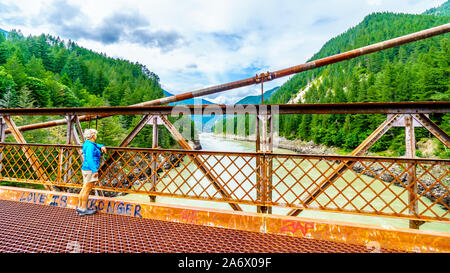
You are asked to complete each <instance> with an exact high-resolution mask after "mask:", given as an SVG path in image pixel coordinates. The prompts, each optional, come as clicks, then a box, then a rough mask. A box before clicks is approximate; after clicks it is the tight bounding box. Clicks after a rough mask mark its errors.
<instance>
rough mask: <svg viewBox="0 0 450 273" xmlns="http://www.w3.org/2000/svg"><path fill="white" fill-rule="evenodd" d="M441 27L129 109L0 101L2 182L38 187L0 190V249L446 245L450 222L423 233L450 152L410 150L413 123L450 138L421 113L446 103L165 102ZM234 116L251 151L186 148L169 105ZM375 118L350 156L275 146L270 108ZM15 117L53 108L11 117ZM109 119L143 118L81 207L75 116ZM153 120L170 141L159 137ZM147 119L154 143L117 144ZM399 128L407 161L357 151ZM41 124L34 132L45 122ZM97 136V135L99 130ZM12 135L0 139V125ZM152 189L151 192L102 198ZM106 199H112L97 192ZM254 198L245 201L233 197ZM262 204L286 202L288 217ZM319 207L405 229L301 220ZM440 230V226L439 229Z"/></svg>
mask: <svg viewBox="0 0 450 273" xmlns="http://www.w3.org/2000/svg"><path fill="white" fill-rule="evenodd" d="M449 30H450V24H446V25H442V26H439V27H435V28H432V29H428V30H424V31H421V32H417V33H413V34H409V35H406V36H402V37H399V38H395V39H392V40H389V41H384V42H381V43H377V44H374V45H369V46H366V47H363V48H359V49H355V50H352V51H349V52H344V53H341V54H337V55H335V56H331V57H327V58H324V59H320V60H316V61H312V62H309V63H306V64H303V65H299V66H295V67H291V68H288V69H284V70H280V71H276V72H272V73H270V72H267V73H263V74H260V75H256V76H255V77H252V78H249V79H245V80H241V81H236V82H232V83H227V84H223V85H219V86H214V87H209V88H205V89H201V90H197V91H192V92H188V93H184V94H180V95H176V96H173V97H168V98H162V99H158V100H154V101H149V102H143V103H140V104H137V105H132V106H127V107H100V108H89V107H82V108H40V109H35V108H33V109H0V116H1V119H0V142H1V145H0V181H9V182H22V183H32V184H40V185H43V186H44V188H45V190H35V189H25V188H18V187H6V186H1V187H0V234H1V235H0V252H71V251H72V252H73V251H75V252H77V251H80V252H372V251H374V250H376V251H379V252H449V251H450V232H449V233H447V232H432V231H423V230H420V226H421V225H422V224H424V223H429V222H439V223H444V224H447V225H448V224H450V214H449V209H450V208H449V207H450V190H449V187H450V175H449V174H450V160H449V159H435V158H418V157H416V155H415V146H416V139H415V134H414V128H415V127H418V126H420V127H423V128H425V129H427V130H428V131H429V132H430V133H431V134H432V135H433V136H435V137H436V138H437V139H439V140H440V141H441V142H442V143H443V144H444V145H445V146H446V147H447V148H450V137H449V135H448V134H447V133H446V132H444V131H443V130H442V129H441V128H439V126H438V125H437V124H436V123H434V122H433V121H432V119H431V118H430V116H429V114H448V113H450V102H449V101H444V102H397V103H352V104H289V105H264V104H260V105H243V106H240V107H235V106H231V105H216V106H211V105H198V106H195V105H189V106H183V109H184V110H183V111H181V112H177V111H179V110H180V108H179V107H180V106H166V105H162V104H167V103H170V102H174V101H180V100H185V99H189V98H192V97H198V96H204V95H208V94H212V93H217V92H224V91H226V90H230V89H234V88H238V87H242V86H248V85H252V84H261V91H262V92H263V83H264V82H267V81H270V80H273V79H275V78H279V77H284V76H287V75H292V74H295V73H299V72H302V71H306V70H309V69H314V68H317V67H321V66H324V65H328V64H332V63H336V62H340V61H344V60H348V59H351V58H356V57H359V56H362V55H365V54H369V53H372V52H376V51H380V50H385V49H387V48H392V47H395V46H400V45H402V44H405V43H409V42H413V41H416V40H421V39H426V38H429V37H432V36H436V35H442V34H444V33H447V32H448V31H449ZM174 112H175V113H176V114H179V113H181V114H187V113H190V114H192V113H195V114H201V115H207V114H208V115H209V114H211V113H213V112H214V113H227V114H228V113H230V112H231V113H233V114H235V115H243V114H248V115H255V116H256V124H255V126H256V132H257V133H256V141H255V152H251V153H250V152H247V153H236V152H228V151H221V152H215V151H197V150H194V149H193V148H192V146H191V145H190V143H189V142H188V141H187V140H186V139H185V138H184V137H183V135H182V134H181V133H180V132H179V131H178V130H177V128H176V127H175V126H174V125H173V124H172V123H171V122H170V121H169V119H168V118H167V116H168V115H170V114H173V113H174ZM289 114H300V115H301V114H345V115H355V114H367V115H370V114H384V115H386V119H385V120H384V121H383V122H382V123H381V124H378V125H377V126H378V127H377V128H376V129H375V130H374V131H373V132H372V134H371V135H369V136H368V137H367V138H366V139H365V140H364V141H363V142H361V143H360V145H359V146H358V147H357V148H356V149H355V150H353V151H352V152H351V153H350V154H348V155H345V156H344V155H312V154H283V153H274V152H273V140H274V135H273V133H274V129H273V128H274V118H275V115H289ZM25 115H34V116H36V115H40V116H55V117H60V116H63V117H64V118H63V119H55V120H53V121H47V122H42V123H37V124H29V125H22V126H17V125H16V123H15V121H14V120H15V118H16V117H17V116H25ZM115 115H141V116H142V119H141V121H140V122H139V123H138V124H137V125H136V126H135V127H134V128H133V129H132V131H131V132H130V133H129V134H128V135H127V136H126V137H125V139H123V141H122V142H121V143H120V145H119V146H118V147H108V152H107V153H106V155H104V158H103V161H102V164H101V167H100V170H99V172H100V182H99V183H98V184H97V185H96V187H95V192H96V195H95V196H91V199H90V201H89V206H91V207H95V208H96V209H97V210H98V211H99V212H100V213H98V214H96V215H93V216H89V217H78V216H76V215H75V212H74V210H73V209H74V208H75V207H76V204H77V200H78V199H77V194H75V193H76V191H77V189H78V188H81V187H82V184H83V183H82V177H81V165H82V162H83V154H82V151H81V144H82V143H83V141H84V139H83V134H82V132H81V129H82V127H81V123H82V122H90V121H92V120H98V119H101V118H107V117H111V116H115ZM158 122H160V123H161V125H164V126H165V127H166V128H167V130H168V131H169V132H170V133H171V134H172V136H173V137H174V138H175V139H176V141H177V142H178V143H179V145H180V147H181V149H163V148H161V147H158V142H157V139H158ZM146 124H152V125H153V140H154V141H153V146H152V147H151V148H132V147H128V145H129V144H130V143H131V141H132V140H133V138H134V137H135V136H136V135H137V134H138V133H139V132H140V131H141V130H142V128H144V126H145V125H146ZM54 126H64V127H65V128H66V144H57V145H54V144H40V143H27V141H26V139H25V138H24V135H23V132H25V131H29V130H37V129H40V130H42V129H45V128H50V127H54ZM399 126H400V127H404V129H405V144H406V156H405V157H401V158H400V157H374V156H367V155H366V152H367V151H368V149H369V148H370V147H371V146H372V145H373V144H374V143H375V142H376V141H377V140H379V139H380V138H381V137H382V136H383V135H384V134H385V133H386V132H387V131H388V130H389V129H391V128H392V127H399ZM44 133H45V132H44ZM104 133H107V132H104ZM9 134H10V135H12V136H13V138H14V140H15V142H14V143H12V142H5V139H6V137H7V135H9ZM116 193H136V194H142V195H147V196H149V199H148V202H143V201H142V202H137V201H130V200H125V199H120V198H112V197H111V196H113V195H114V194H116ZM108 196H109V197H108ZM158 197H174V198H184V199H192V200H199V201H215V202H223V203H226V204H228V205H229V207H230V210H226V209H222V210H218V209H211V208H205V207H191V206H181V205H170V204H163V203H158V202H157V201H158ZM248 206H250V207H254V210H253V211H250V212H249V211H245V210H244V209H243V207H248ZM273 207H281V208H287V209H289V212H288V213H287V214H286V215H278V214H274V213H272V208H273ZM304 210H308V211H327V212H334V213H350V214H356V215H364V216H377V217H389V218H396V219H406V220H408V221H409V228H394V227H384V226H376V225H368V224H364V223H347V222H338V221H331V220H317V219H308V218H303V217H302V211H304ZM449 230H450V229H449Z"/></svg>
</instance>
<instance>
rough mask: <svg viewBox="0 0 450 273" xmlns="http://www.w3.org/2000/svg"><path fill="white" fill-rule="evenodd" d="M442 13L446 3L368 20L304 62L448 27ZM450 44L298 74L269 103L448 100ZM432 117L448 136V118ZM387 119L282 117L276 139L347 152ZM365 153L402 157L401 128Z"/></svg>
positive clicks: (442, 41) (434, 41)
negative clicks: (378, 152) (389, 152)
mask: <svg viewBox="0 0 450 273" xmlns="http://www.w3.org/2000/svg"><path fill="white" fill-rule="evenodd" d="M448 7H449V2H446V3H445V4H444V5H442V6H441V7H438V8H435V9H430V10H428V11H427V12H426V13H427V14H421V15H411V14H394V13H386V12H385V13H374V14H370V15H368V16H367V17H366V18H365V19H364V20H363V21H362V22H361V23H360V24H358V25H357V26H355V27H352V28H350V29H349V30H347V31H346V32H344V33H342V34H341V35H339V36H337V37H335V38H333V39H331V40H329V41H328V42H327V43H326V44H325V45H324V46H323V47H322V48H321V49H320V51H319V52H318V53H317V54H315V55H314V56H313V57H312V58H311V59H310V60H309V61H311V60H315V59H320V58H324V57H327V56H331V55H334V54H338V53H340V52H345V51H348V50H351V49H355V48H358V47H362V46H366V45H369V44H373V43H376V42H380V41H383V40H388V39H392V38H395V37H399V36H402V35H406V34H409V33H413V32H416V31H420V30H423V29H427V28H431V27H434V26H438V25H442V24H446V23H449V22H450V16H448V10H449V8H448ZM449 38H450V37H449V34H444V35H440V36H437V37H433V38H429V39H426V40H423V41H418V42H413V43H410V44H406V45H402V46H399V47H395V48H392V49H389V50H384V51H381V52H377V53H373V54H369V55H366V56H363V57H359V58H356V59H352V60H348V61H344V62H341V63H337V64H332V65H329V66H326V67H322V68H318V69H315V70H310V71H307V72H302V73H299V74H297V75H295V76H294V77H292V78H291V79H290V80H288V81H287V82H286V83H285V84H283V85H282V86H281V87H280V88H279V89H278V90H277V92H275V93H274V94H273V95H272V96H271V98H270V99H269V100H268V101H267V102H268V103H271V104H281V103H288V102H291V103H292V102H293V100H294V99H297V101H296V103H352V102H398V101H443V100H445V101H448V100H450V91H449V85H450V77H449V76H450V68H449V62H450V41H449ZM299 94H301V96H299ZM430 117H431V118H432V119H433V120H434V121H435V122H436V123H438V124H439V125H440V126H441V128H442V129H444V130H445V131H446V132H450V116H449V115H431V116H430ZM385 118H386V116H385V115H285V116H281V117H280V135H281V136H284V137H286V138H288V139H302V140H306V141H314V142H315V143H320V144H325V145H333V146H337V147H342V148H344V149H348V150H351V149H353V148H355V147H356V146H357V145H359V143H361V142H362V141H363V140H364V139H365V138H366V137H367V136H368V135H369V134H370V133H371V132H372V131H373V130H374V129H375V128H376V127H378V126H379V125H380V124H381V122H382V121H383V120H384V119H385ZM416 137H417V138H418V139H419V140H420V139H426V138H429V137H431V135H430V134H429V133H428V132H427V131H426V130H425V129H423V128H420V129H419V128H418V129H416ZM371 150H372V151H373V152H377V151H385V150H390V151H393V154H394V155H403V154H404V150H405V148H404V129H402V128H394V129H391V130H390V133H388V134H386V135H385V136H384V137H383V138H382V139H381V140H379V141H378V142H377V143H376V144H375V145H374V146H373V147H372V149H371ZM419 153H420V152H419ZM439 153H440V154H439ZM435 155H439V156H443V157H447V158H448V157H449V156H450V152H449V151H447V152H446V151H445V149H444V148H443V147H442V146H441V149H438V151H437V152H436V154H435Z"/></svg>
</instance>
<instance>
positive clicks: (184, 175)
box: [0, 143, 450, 222]
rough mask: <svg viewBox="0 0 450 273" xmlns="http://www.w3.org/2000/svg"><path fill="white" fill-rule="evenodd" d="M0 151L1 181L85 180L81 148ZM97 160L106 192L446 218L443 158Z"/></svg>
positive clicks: (115, 152)
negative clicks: (99, 162)
mask: <svg viewBox="0 0 450 273" xmlns="http://www.w3.org/2000/svg"><path fill="white" fill-rule="evenodd" d="M30 154H33V155H34V157H33V158H31V159H30V158H28V157H29V155H30ZM0 157H1V161H0V162H1V166H0V181H13V182H25V183H36V184H45V185H50V186H56V187H72V188H80V187H81V186H82V183H83V182H82V175H81V165H82V152H81V147H80V146H73V145H43V144H15V143H1V145H0ZM102 164H103V166H102V167H101V168H100V182H99V183H97V184H96V189H98V190H101V191H105V192H106V193H107V192H122V193H138V194H146V195H149V196H169V197H177V198H190V199H198V200H209V201H221V202H227V203H235V204H247V205H255V206H265V207H269V208H270V207H271V206H281V207H286V208H291V209H292V214H293V215H295V212H296V211H297V212H298V211H301V210H303V209H313V210H325V211H334V212H350V213H357V214H365V215H382V216H394V217H401V218H408V219H413V220H426V221H444V222H450V214H449V209H450V190H449V188H450V160H446V159H407V158H391V157H389V158H384V157H363V156H332V155H326V156H321V155H304V154H303V155H302V154H275V153H233V152H209V151H188V150H168V149H148V148H139V149H138V148H117V147H109V148H108V152H107V153H106V154H105V155H104V156H103V159H102ZM199 164H201V166H199ZM208 176H211V177H215V179H216V180H215V182H216V183H212V182H211V179H208Z"/></svg>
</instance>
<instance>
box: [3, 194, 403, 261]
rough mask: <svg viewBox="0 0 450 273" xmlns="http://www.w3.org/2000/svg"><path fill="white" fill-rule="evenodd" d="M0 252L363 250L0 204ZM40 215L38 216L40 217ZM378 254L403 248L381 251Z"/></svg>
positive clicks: (332, 244) (324, 251) (15, 203)
mask: <svg viewBox="0 0 450 273" xmlns="http://www.w3.org/2000/svg"><path fill="white" fill-rule="evenodd" d="M0 213H1V215H2V217H1V218H0V252H2V253H6V252H9V253H11V252H13V253H29V252H32V253H59V252H65V253H69V252H72V253H100V252H110V253H123V252H128V253H130V252H132V253H143V252H151V253H165V252H168V253H174V252H177V253H180V252H187V253H205V252H206V253H207V252H210V253H244V252H248V253H268V252H269V253H270V252H271V253H289V252H291V253H292V252H293V253H300V252H316V253H317V252H322V253H333V252H335V253H336V252H337V253H344V252H359V253H361V252H371V251H373V249H372V248H368V247H365V246H360V245H354V244H344V243H336V242H332V241H323V240H314V239H308V238H300V237H293V236H283V235H273V234H264V233H257V232H249V231H241V230H232V229H224V228H216V227H208V226H200V225H194V224H184V223H175V222H167V221H160V220H149V219H138V218H134V217H129V216H119V215H110V214H103V213H101V214H96V215H93V216H89V217H87V218H81V217H79V216H77V215H76V214H75V212H74V210H72V209H64V208H58V207H49V206H42V205H32V204H24V203H19V202H12V201H0ZM37 215H38V217H37ZM379 252H384V253H396V252H404V251H402V250H395V249H385V248H380V249H379Z"/></svg>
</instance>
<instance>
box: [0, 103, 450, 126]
mask: <svg viewBox="0 0 450 273" xmlns="http://www.w3.org/2000/svg"><path fill="white" fill-rule="evenodd" d="M175 108H176V109H185V110H186V111H185V112H183V111H182V112H180V113H181V114H184V113H190V114H191V113H195V114H199V115H211V113H223V114H256V113H257V112H258V111H260V112H262V111H268V112H276V113H277V114H429V113H448V112H450V102H448V101H439V102H389V103H333V104H329V103H318V104H280V105H238V106H235V105H210V104H208V105H182V106H146V107H131V106H128V107H94V108H92V107H88V108H86V107H80V108H29V109H24V108H20V109H5V108H3V109H0V115H11V116H14V115H66V114H76V115H82V114H87V115H86V116H82V117H79V118H78V122H80V121H91V120H94V119H96V116H98V117H99V118H102V117H110V116H113V115H147V114H165V115H169V114H172V111H173V110H174V109H175ZM95 114H98V115H95ZM177 114H178V112H177ZM66 124H67V121H66V120H65V119H62V120H56V121H46V122H41V123H36V124H30V125H22V126H18V127H17V129H18V130H19V131H29V130H36V129H43V128H49V127H53V126H60V125H66ZM5 132H6V133H11V131H10V130H9V129H6V131H5Z"/></svg>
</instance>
